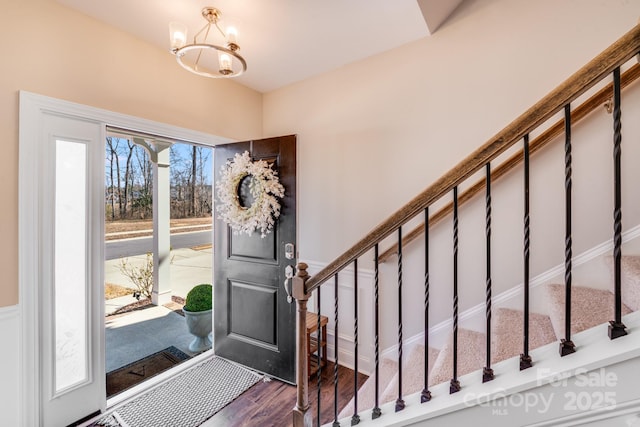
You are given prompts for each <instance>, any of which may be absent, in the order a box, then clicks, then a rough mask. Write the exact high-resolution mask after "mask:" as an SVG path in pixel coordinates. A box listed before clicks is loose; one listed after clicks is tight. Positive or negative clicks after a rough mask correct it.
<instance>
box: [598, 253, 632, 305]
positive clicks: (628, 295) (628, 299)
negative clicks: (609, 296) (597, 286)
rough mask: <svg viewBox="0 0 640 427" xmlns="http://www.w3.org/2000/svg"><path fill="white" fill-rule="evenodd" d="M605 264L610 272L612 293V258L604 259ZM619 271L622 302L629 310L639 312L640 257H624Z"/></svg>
mask: <svg viewBox="0 0 640 427" xmlns="http://www.w3.org/2000/svg"><path fill="white" fill-rule="evenodd" d="M605 260H606V263H607V265H608V266H609V271H611V282H610V283H611V290H612V291H613V284H614V276H613V274H614V272H613V257H612V256H607V257H605ZM620 270H621V273H622V274H621V276H622V277H621V278H622V281H621V287H622V301H623V302H624V303H625V305H627V306H628V307H629V308H630V309H631V310H633V311H638V310H640V256H638V255H624V256H623V257H622V259H621V260H620Z"/></svg>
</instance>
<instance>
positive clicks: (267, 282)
mask: <svg viewBox="0 0 640 427" xmlns="http://www.w3.org/2000/svg"><path fill="white" fill-rule="evenodd" d="M244 151H249V153H250V154H251V156H252V159H253V160H265V161H267V162H268V163H269V164H271V165H272V167H273V168H274V169H276V170H277V171H278V177H279V179H280V183H281V184H282V185H283V186H284V188H285V196H284V197H283V198H282V199H281V200H280V204H281V214H280V217H279V219H278V220H277V221H276V225H275V226H274V228H273V230H272V231H271V232H270V233H269V234H268V235H267V236H265V237H264V238H262V237H260V233H259V232H256V233H254V234H253V235H251V236H248V235H246V234H243V235H234V234H233V232H232V231H231V229H230V227H229V226H228V225H227V224H225V223H224V222H223V221H221V220H220V219H218V218H217V217H216V220H215V230H214V240H215V244H214V272H215V273H214V274H215V283H214V350H215V353H216V354H217V355H219V356H222V357H225V358H227V359H230V360H233V361H235V362H238V363H241V364H243V365H246V366H249V367H251V368H253V369H256V370H258V371H261V372H264V373H266V374H268V375H271V376H274V377H277V378H280V379H282V380H284V381H287V382H293V381H294V379H295V329H296V324H295V306H294V304H290V303H289V302H288V301H287V295H286V292H285V291H284V286H283V284H284V280H285V274H284V269H285V267H286V265H293V266H295V264H296V260H295V259H286V258H285V253H284V250H285V244H287V243H293V244H295V243H296V197H295V196H296V138H295V136H286V137H278V138H270V139H265V140H259V141H248V142H240V143H234V144H226V145H218V146H216V148H215V173H216V176H217V174H219V172H220V168H221V167H222V166H223V165H225V164H226V162H227V161H228V160H233V157H234V155H235V154H236V153H243V152H244ZM247 193H248V192H247V191H246V188H244V183H241V185H240V188H239V196H240V197H241V200H242V201H243V203H244V204H245V206H246V205H247V204H248V205H250V204H251V200H250V198H247V197H246V194H247ZM216 202H217V200H216Z"/></svg>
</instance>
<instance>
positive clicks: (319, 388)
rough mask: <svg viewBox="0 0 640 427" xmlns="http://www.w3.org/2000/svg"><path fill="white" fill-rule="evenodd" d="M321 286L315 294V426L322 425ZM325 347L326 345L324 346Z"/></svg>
mask: <svg viewBox="0 0 640 427" xmlns="http://www.w3.org/2000/svg"><path fill="white" fill-rule="evenodd" d="M321 288H322V287H319V288H318V290H317V292H316V295H318V325H317V329H316V331H317V334H318V359H317V360H318V372H317V376H316V381H317V384H316V385H317V396H318V414H317V415H318V416H317V419H316V426H317V427H320V426H321V425H322V423H321V422H320V413H321V408H320V396H321V395H322V393H321V392H322V358H321V355H320V353H321V351H322V341H321V340H322V333H321V331H322V321H321V315H322V299H321V294H320V289H321ZM324 345H325V346H326V345H327V343H324ZM325 348H326V347H325Z"/></svg>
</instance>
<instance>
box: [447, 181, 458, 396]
mask: <svg viewBox="0 0 640 427" xmlns="http://www.w3.org/2000/svg"><path fill="white" fill-rule="evenodd" d="M458 391H460V381H458V186H455V187H453V378H452V379H451V383H450V385H449V393H450V394H453V393H457V392H458Z"/></svg>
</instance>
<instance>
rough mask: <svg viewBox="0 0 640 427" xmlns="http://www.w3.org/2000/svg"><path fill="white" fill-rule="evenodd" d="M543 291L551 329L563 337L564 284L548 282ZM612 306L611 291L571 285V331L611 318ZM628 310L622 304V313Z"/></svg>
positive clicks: (590, 326)
mask: <svg viewBox="0 0 640 427" xmlns="http://www.w3.org/2000/svg"><path fill="white" fill-rule="evenodd" d="M545 291H546V295H547V300H548V301H547V302H548V306H549V317H550V318H551V323H552V324H553V329H554V331H555V333H556V336H558V337H563V336H564V335H565V330H564V311H565V304H564V300H565V286H564V285H560V284H548V285H546V286H545ZM613 307H614V299H613V294H612V293H611V292H609V291H607V290H602V289H595V288H587V287H584V286H572V288H571V333H572V334H576V333H578V332H581V331H584V330H585V329H589V328H592V327H594V326H597V325H600V324H602V323H607V322H608V321H610V320H613V318H614V315H613ZM630 312H631V310H629V308H628V307H627V306H626V305H624V304H622V314H623V315H625V314H628V313H630Z"/></svg>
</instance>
